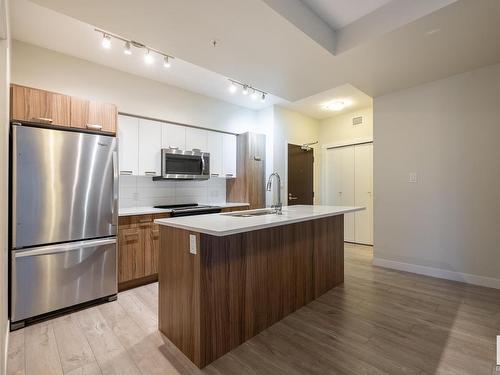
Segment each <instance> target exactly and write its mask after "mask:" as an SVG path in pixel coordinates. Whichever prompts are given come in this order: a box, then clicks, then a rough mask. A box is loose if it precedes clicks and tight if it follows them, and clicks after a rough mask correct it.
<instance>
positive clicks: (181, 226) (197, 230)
mask: <svg viewBox="0 0 500 375" xmlns="http://www.w3.org/2000/svg"><path fill="white" fill-rule="evenodd" d="M365 209H366V208H365V207H355V208H349V209H345V210H342V211H340V212H329V213H324V214H317V215H314V216H309V217H301V218H294V219H290V220H287V221H282V222H279V221H278V222H275V223H264V224H258V225H253V226H248V227H245V228H239V229H232V230H227V231H212V230H209V229H203V228H194V227H192V226H189V225H184V224H178V223H172V222H169V223H164V222H163V220H167V219H156V220H155V221H154V222H155V224H158V225H162V226H168V227H174V228H178V229H184V230H188V231H191V232H195V233H203V234H208V235H210V236H215V237H224V236H230V235H232V234H238V233H245V232H253V231H256V230H260V229H266V228H273V227H279V226H282V225H288V224H295V223H301V222H304V221H310V220H316V219H322V218H325V217H330V216H338V215H344V214H348V213H352V212H356V211H362V210H365Z"/></svg>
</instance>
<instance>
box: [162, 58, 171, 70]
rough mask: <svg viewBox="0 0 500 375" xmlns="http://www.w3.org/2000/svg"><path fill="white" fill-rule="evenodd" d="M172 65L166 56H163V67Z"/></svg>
mask: <svg viewBox="0 0 500 375" xmlns="http://www.w3.org/2000/svg"><path fill="white" fill-rule="evenodd" d="M171 66H172V65H171V64H170V61H169V60H168V56H164V57H163V67H164V68H167V69H168V68H170V67H171Z"/></svg>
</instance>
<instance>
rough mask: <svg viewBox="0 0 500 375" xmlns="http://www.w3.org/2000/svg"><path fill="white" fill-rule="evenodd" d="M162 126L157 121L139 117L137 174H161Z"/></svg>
mask: <svg viewBox="0 0 500 375" xmlns="http://www.w3.org/2000/svg"><path fill="white" fill-rule="evenodd" d="M162 126H163V124H162V123H161V122H158V121H152V120H144V119H139V175H140V176H160V175H161V146H162Z"/></svg>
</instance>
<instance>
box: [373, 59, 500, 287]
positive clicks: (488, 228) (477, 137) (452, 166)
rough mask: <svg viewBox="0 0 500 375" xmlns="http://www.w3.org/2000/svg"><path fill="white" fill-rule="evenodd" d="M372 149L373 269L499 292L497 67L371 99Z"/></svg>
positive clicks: (499, 117) (499, 105) (499, 92)
mask: <svg viewBox="0 0 500 375" xmlns="http://www.w3.org/2000/svg"><path fill="white" fill-rule="evenodd" d="M374 142H375V145H374V178H375V180H374V192H375V218H374V222H375V233H374V240H375V249H374V251H375V260H374V263H375V264H380V265H385V266H389V267H394V268H400V269H407V270H410V271H414V272H420V273H427V274H431V275H434V276H440V277H445V278H451V279H458V280H463V281H467V282H471V283H477V284H483V285H489V286H493V287H497V288H500V251H499V233H500V230H499V229H500V221H499V212H500V199H499V193H500V167H499V166H500V65H494V66H489V67H486V68H483V69H479V70H474V71H470V72H467V73H464V74H460V75H456V76H453V77H450V78H447V79H444V80H440V81H435V82H432V83H429V84H425V85H422V86H418V87H414V88H411V89H408V90H404V91H399V92H396V93H393V94H390V95H386V96H383V97H379V98H376V99H375V101H374ZM410 172H416V173H417V174H418V175H417V177H418V180H417V181H418V182H417V183H408V174H409V173H410Z"/></svg>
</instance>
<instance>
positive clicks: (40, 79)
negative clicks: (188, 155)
mask: <svg viewBox="0 0 500 375" xmlns="http://www.w3.org/2000/svg"><path fill="white" fill-rule="evenodd" d="M12 44H13V45H12V62H13V63H12V82H14V83H18V84H21V85H27V86H32V87H37V88H42V89H47V90H52V91H56V92H61V93H64V94H69V95H75V96H81V97H84V98H90V99H95V100H100V101H105V102H111V103H115V104H116V105H117V106H118V110H119V111H120V112H125V113H130V114H135V115H142V116H148V117H152V118H157V119H161V120H167V121H173V122H179V123H183V124H188V125H196V126H201V127H206V128H210V129H217V130H225V131H230V132H234V133H244V132H246V131H254V132H258V133H260V132H261V131H260V129H259V124H258V122H257V112H256V111H253V110H250V109H247V108H243V107H240V106H237V105H234V104H230V103H227V102H223V101H221V100H217V99H213V98H210V97H207V96H204V95H200V94H196V93H193V92H191V91H187V90H184V89H180V88H177V87H174V86H169V85H166V84H163V83H160V82H157V81H153V80H149V79H146V78H143V77H139V76H135V75H132V74H129V73H125V72H121V71H118V70H114V69H111V68H108V67H105V66H103V65H98V64H95V63H92V62H89V61H86V60H82V59H79V58H76V57H71V56H68V55H64V54H61V53H58V52H54V51H51V50H48V49H44V48H40V47H37V46H34V45H31V44H26V43H23V42H19V41H13V43H12Z"/></svg>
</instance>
